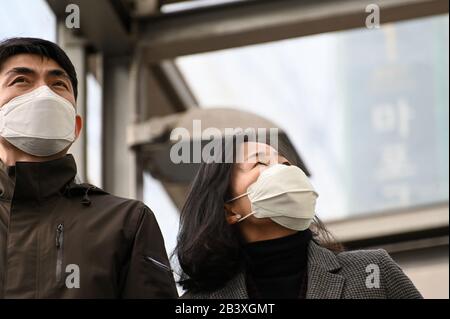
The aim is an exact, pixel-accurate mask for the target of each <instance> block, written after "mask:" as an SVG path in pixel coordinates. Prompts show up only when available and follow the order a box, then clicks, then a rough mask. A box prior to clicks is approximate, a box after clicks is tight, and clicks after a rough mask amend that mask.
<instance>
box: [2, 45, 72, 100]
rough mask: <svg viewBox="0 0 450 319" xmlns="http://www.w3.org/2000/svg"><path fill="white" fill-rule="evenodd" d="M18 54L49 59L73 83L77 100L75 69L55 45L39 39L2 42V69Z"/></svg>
mask: <svg viewBox="0 0 450 319" xmlns="http://www.w3.org/2000/svg"><path fill="white" fill-rule="evenodd" d="M18 54H36V55H39V56H41V57H45V58H49V59H52V60H54V61H55V62H56V63H58V64H59V66H60V67H61V68H63V69H64V71H66V73H67V75H68V76H69V78H70V82H72V86H73V92H74V95H75V98H77V95H78V80H77V73H76V71H75V67H74V66H73V64H72V62H71V61H70V59H69V57H68V56H67V54H66V53H65V52H64V51H63V50H62V49H61V48H60V47H59V46H58V45H56V44H55V43H53V42H50V41H47V40H43V39H37V38H10V39H7V40H4V41H2V42H0V69H1V68H2V66H3V63H5V62H6V60H8V59H9V58H11V57H13V56H15V55H18Z"/></svg>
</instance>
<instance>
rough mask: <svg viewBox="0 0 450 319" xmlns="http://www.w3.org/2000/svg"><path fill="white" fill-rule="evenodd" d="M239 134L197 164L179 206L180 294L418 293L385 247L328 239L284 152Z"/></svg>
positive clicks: (306, 185)
mask: <svg viewBox="0 0 450 319" xmlns="http://www.w3.org/2000/svg"><path fill="white" fill-rule="evenodd" d="M238 140H239V139H236V138H234V139H232V141H233V142H232V143H225V146H224V152H222V153H221V156H219V159H220V161H215V162H214V161H213V162H206V163H203V164H202V165H201V167H200V169H199V171H198V173H197V175H196V177H195V179H194V181H193V183H192V186H191V190H190V193H189V195H188V197H187V200H186V203H185V205H184V207H183V209H182V212H181V223H180V232H179V237H178V245H177V248H176V250H175V254H176V256H177V257H178V261H179V264H180V267H181V270H182V274H181V279H180V284H181V285H182V287H183V288H184V289H185V290H187V293H186V294H185V295H184V296H183V297H184V298H201V299H210V298H214V299H227V298H232V299H234V298H236V299H239V298H252V299H253V298H289V299H291V298H421V295H420V293H419V292H418V291H417V289H416V288H415V287H414V285H413V284H412V283H411V281H410V280H409V279H408V278H407V277H406V275H405V274H404V273H403V272H402V270H401V269H400V268H399V267H398V266H397V264H396V263H395V262H394V261H393V260H392V259H391V258H390V257H389V255H388V254H387V253H386V252H385V251H384V250H372V251H354V252H344V251H343V250H342V248H341V247H340V246H339V245H338V244H336V243H335V242H334V241H333V240H332V237H331V236H330V235H329V233H328V232H327V231H326V229H325V227H324V226H323V224H322V223H321V222H320V220H319V219H318V218H317V217H315V210H314V209H315V202H316V198H317V193H316V191H315V190H314V188H313V186H312V185H311V183H310V182H309V180H308V178H307V176H306V175H305V173H304V172H303V170H302V169H300V168H299V167H298V166H296V164H297V163H295V162H293V159H292V158H290V159H289V158H288V157H289V156H288V154H287V153H283V152H280V153H278V151H277V150H275V149H274V148H272V147H271V146H270V145H269V144H264V143H258V142H256V141H250V140H244V141H243V142H242V143H236V141H238ZM230 147H232V148H233V149H234V150H236V152H231V153H232V160H231V161H230V160H229V153H230V152H227V151H229V150H230Z"/></svg>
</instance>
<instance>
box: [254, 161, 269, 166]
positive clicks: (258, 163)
mask: <svg viewBox="0 0 450 319" xmlns="http://www.w3.org/2000/svg"><path fill="white" fill-rule="evenodd" d="M258 165H264V166H267V165H268V164H267V163H265V162H261V161H259V162H256V163H255V166H258Z"/></svg>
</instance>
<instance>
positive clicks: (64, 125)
mask: <svg viewBox="0 0 450 319" xmlns="http://www.w3.org/2000/svg"><path fill="white" fill-rule="evenodd" d="M75 118H76V111H75V107H74V106H73V105H72V103H70V102H69V101H68V100H66V99H65V98H63V97H61V96H59V95H58V94H56V93H55V92H53V91H52V90H51V89H50V88H49V87H48V86H41V87H39V88H37V89H36V90H33V91H31V92H29V93H26V94H23V95H21V96H18V97H15V98H13V99H12V100H11V101H9V102H8V103H6V104H5V105H3V106H2V107H1V108H0V136H2V137H3V138H5V139H6V140H7V141H8V142H9V143H11V144H12V145H14V146H15V147H17V148H18V149H20V150H22V151H24V152H25V153H27V154H31V155H35V156H51V155H54V154H57V153H59V152H61V151H62V150H64V149H65V148H66V147H67V146H69V145H70V144H71V143H73V142H74V141H75V121H76V120H75Z"/></svg>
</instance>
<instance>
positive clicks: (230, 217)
mask: <svg viewBox="0 0 450 319" xmlns="http://www.w3.org/2000/svg"><path fill="white" fill-rule="evenodd" d="M231 207H232V205H230V204H224V209H225V218H226V220H227V223H228V224H230V225H234V224H236V223H237V222H238V221H239V219H241V217H242V216H241V215H239V214H236V213H234V212H233V210H232V209H231Z"/></svg>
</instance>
